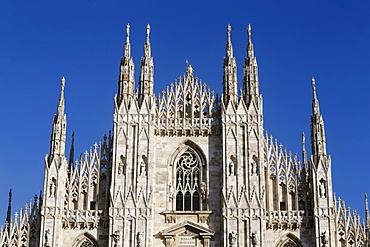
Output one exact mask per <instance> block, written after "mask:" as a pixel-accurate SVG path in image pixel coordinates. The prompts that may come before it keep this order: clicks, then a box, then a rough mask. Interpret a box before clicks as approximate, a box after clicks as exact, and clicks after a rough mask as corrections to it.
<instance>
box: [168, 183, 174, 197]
mask: <svg viewBox="0 0 370 247" xmlns="http://www.w3.org/2000/svg"><path fill="white" fill-rule="evenodd" d="M168 197H169V198H170V199H172V198H173V186H172V184H171V183H170V185H168Z"/></svg>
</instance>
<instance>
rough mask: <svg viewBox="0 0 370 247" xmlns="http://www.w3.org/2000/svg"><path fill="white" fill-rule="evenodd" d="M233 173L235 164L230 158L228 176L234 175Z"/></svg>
mask: <svg viewBox="0 0 370 247" xmlns="http://www.w3.org/2000/svg"><path fill="white" fill-rule="evenodd" d="M234 174H235V164H234V161H233V160H232V159H230V163H229V176H234Z"/></svg>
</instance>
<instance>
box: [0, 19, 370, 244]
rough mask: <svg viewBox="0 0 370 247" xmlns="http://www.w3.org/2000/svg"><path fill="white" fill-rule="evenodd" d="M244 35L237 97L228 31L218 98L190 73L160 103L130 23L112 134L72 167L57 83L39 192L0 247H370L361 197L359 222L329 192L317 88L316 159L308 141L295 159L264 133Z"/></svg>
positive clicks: (147, 58) (149, 62) (9, 223)
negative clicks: (134, 47) (134, 51)
mask: <svg viewBox="0 0 370 247" xmlns="http://www.w3.org/2000/svg"><path fill="white" fill-rule="evenodd" d="M247 34H248V41H247V54H246V58H245V60H244V64H243V78H242V80H241V81H242V88H238V79H237V66H236V59H235V57H234V55H233V47H232V43H231V27H230V25H229V26H228V27H227V43H226V55H225V57H224V60H223V80H222V81H223V92H222V95H221V96H220V97H219V96H218V94H216V93H215V92H214V91H212V90H211V89H210V87H209V86H208V85H206V84H205V83H204V82H202V80H201V79H199V78H198V77H197V76H195V75H194V70H193V68H192V66H191V65H188V66H187V69H186V72H185V73H184V75H183V76H181V77H179V78H178V79H177V80H176V81H175V82H174V83H171V84H170V85H169V86H168V87H167V89H166V90H164V91H162V93H161V94H160V95H158V96H156V95H155V94H154V84H155V82H154V62H153V58H152V56H151V45H150V26H149V25H148V26H147V28H146V41H145V43H144V55H143V57H142V59H141V61H140V72H139V81H138V86H137V85H136V84H135V79H134V78H135V74H134V67H135V66H134V62H133V59H132V57H131V47H130V26H129V25H127V27H126V42H125V45H124V55H123V57H122V58H121V61H120V74H119V78H118V90H117V94H116V95H115V97H114V106H113V107H114V116H113V130H112V132H110V133H109V134H108V135H105V136H104V137H103V138H102V139H101V141H100V142H99V143H96V144H95V145H94V146H93V147H91V148H90V150H89V151H86V152H85V153H83V154H81V155H80V156H79V158H78V159H75V154H74V152H75V151H74V137H73V135H72V144H71V148H70V151H69V154H67V151H66V135H67V131H66V130H67V118H66V114H65V112H64V110H65V107H64V90H65V85H66V80H65V78H62V80H61V91H60V98H59V101H58V106H57V112H56V114H55V116H54V119H53V122H52V133H51V140H50V152H49V154H48V155H46V157H45V176H44V188H43V193H42V194H40V196H38V197H35V199H34V200H33V202H32V203H31V204H30V205H29V206H26V207H25V208H22V209H21V211H20V213H19V214H18V213H17V214H15V215H14V217H11V216H10V213H8V217H7V220H6V224H5V227H4V228H3V229H2V230H1V231H0V246H27V247H28V246H30V247H33V246H42V247H65V246H71V247H98V246H101V247H104V246H107V247H108V246H109V247H126V246H127V247H144V246H145V247H160V246H163V247H174V246H177V247H194V246H196V247H221V246H224V247H241V246H251V247H256V246H258V247H312V246H320V247H344V246H358V247H359V246H363V247H365V246H369V236H368V230H369V229H368V228H369V223H370V220H369V214H368V210H367V208H368V207H367V197H366V219H365V220H366V222H365V223H362V222H361V220H360V218H359V217H358V216H357V214H356V212H352V211H350V210H349V209H347V208H346V206H345V203H344V201H342V200H341V199H337V198H336V197H335V196H334V195H333V190H332V175H331V167H332V166H331V159H330V156H329V155H328V154H327V152H326V137H325V130H324V121H323V116H322V115H321V113H320V108H319V101H318V97H317V92H316V83H315V79H314V78H312V79H311V83H312V114H311V123H310V124H311V130H310V132H311V133H310V144H307V146H310V153H311V154H310V155H308V154H307V152H306V140H305V135H304V134H303V135H302V143H301V144H300V145H302V155H301V157H300V158H298V157H297V155H292V154H291V153H290V152H288V151H287V150H286V149H285V148H284V146H283V145H281V144H280V145H279V144H278V142H277V140H276V139H274V138H273V137H272V136H269V135H268V134H267V131H266V130H265V129H264V126H263V119H264V118H263V116H264V115H263V98H262V94H261V93H260V91H259V80H258V66H257V59H256V57H255V55H254V48H253V43H252V36H251V26H250V25H248V27H247ZM67 155H68V156H69V158H68V159H67Z"/></svg>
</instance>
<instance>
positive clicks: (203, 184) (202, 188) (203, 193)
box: [200, 182, 207, 202]
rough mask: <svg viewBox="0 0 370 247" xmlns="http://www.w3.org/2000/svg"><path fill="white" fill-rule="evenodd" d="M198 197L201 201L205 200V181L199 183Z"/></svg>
mask: <svg viewBox="0 0 370 247" xmlns="http://www.w3.org/2000/svg"><path fill="white" fill-rule="evenodd" d="M200 197H201V198H202V201H203V202H205V201H206V199H207V186H206V183H205V182H201V183H200Z"/></svg>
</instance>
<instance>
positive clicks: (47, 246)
mask: <svg viewBox="0 0 370 247" xmlns="http://www.w3.org/2000/svg"><path fill="white" fill-rule="evenodd" d="M49 234H50V229H47V230H46V231H45V247H50V244H49Z"/></svg>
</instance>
